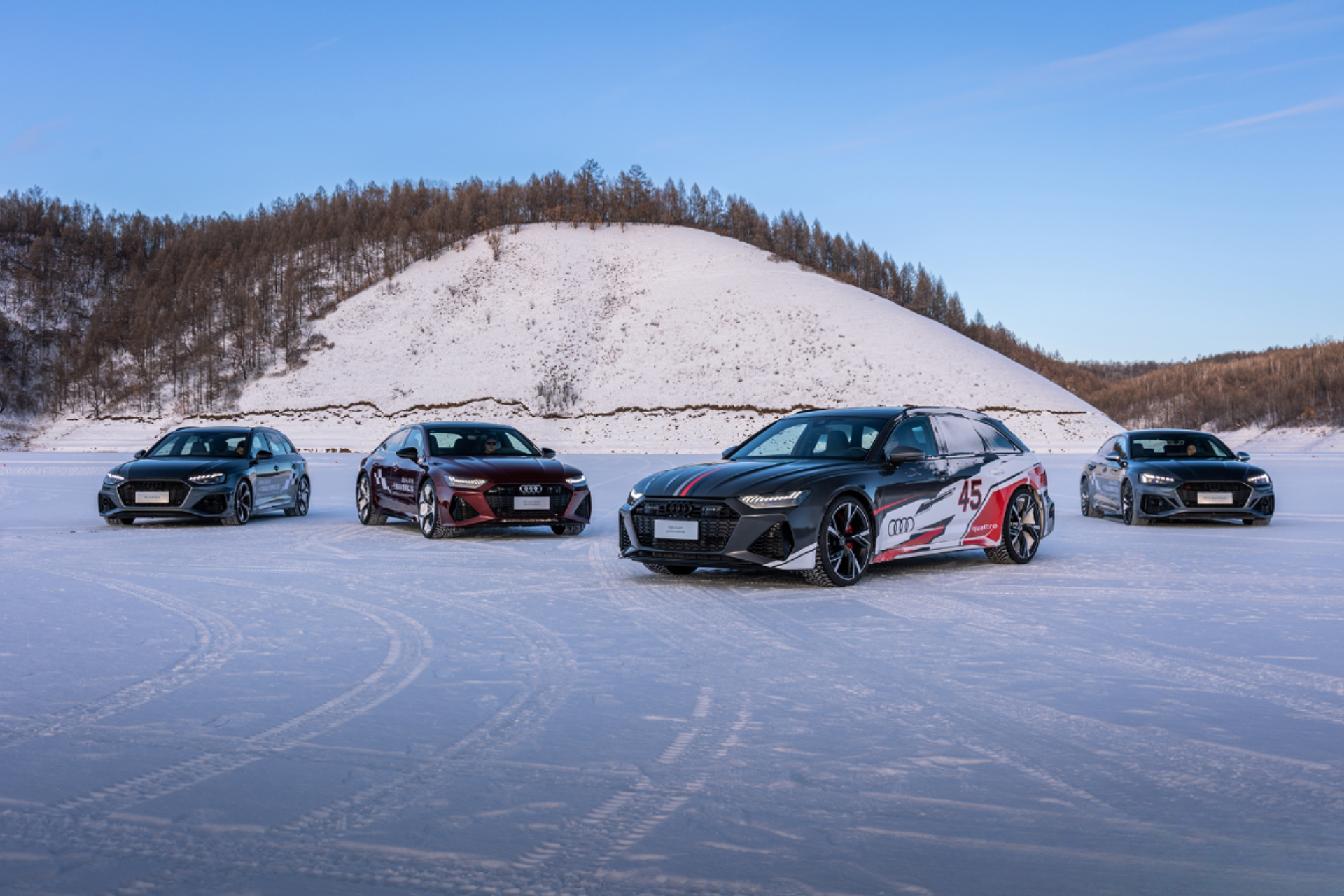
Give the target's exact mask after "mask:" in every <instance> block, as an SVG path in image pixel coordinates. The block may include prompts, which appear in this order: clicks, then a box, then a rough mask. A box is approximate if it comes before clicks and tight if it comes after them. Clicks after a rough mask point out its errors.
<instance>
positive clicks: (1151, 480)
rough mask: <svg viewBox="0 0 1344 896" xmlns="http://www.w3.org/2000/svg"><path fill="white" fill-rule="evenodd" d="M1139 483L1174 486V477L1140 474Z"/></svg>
mask: <svg viewBox="0 0 1344 896" xmlns="http://www.w3.org/2000/svg"><path fill="white" fill-rule="evenodd" d="M1139 481H1140V482H1142V483H1143V484H1144V485H1175V484H1176V477H1175V476H1164V475H1163V474H1161V473H1140V474H1139Z"/></svg>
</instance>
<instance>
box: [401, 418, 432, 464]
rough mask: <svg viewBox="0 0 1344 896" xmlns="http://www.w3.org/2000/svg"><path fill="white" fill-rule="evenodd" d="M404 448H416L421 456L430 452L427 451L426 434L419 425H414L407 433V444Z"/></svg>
mask: <svg viewBox="0 0 1344 896" xmlns="http://www.w3.org/2000/svg"><path fill="white" fill-rule="evenodd" d="M402 447H403V448H414V449H415V450H416V453H417V454H418V455H419V456H420V457H424V456H425V455H426V454H427V453H428V452H426V451H425V434H424V433H423V432H421V431H420V428H419V427H417V426H412V427H411V428H410V430H409V431H408V432H407V433H406V444H404V445H403V446H402Z"/></svg>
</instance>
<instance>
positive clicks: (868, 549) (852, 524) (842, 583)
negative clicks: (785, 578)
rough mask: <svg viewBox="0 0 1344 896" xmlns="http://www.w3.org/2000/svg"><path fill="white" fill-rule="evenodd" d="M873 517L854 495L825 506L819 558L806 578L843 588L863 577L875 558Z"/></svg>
mask: <svg viewBox="0 0 1344 896" xmlns="http://www.w3.org/2000/svg"><path fill="white" fill-rule="evenodd" d="M873 546H874V538H873V516H872V514H870V513H869V512H868V508H867V507H866V506H864V504H863V502H862V501H860V500H859V499H858V498H856V497H854V496H853V495H841V496H840V497H839V498H836V499H835V500H834V501H832V502H831V504H830V506H829V507H827V508H826V513H825V515H823V516H822V518H821V526H820V527H818V529H817V559H816V561H815V562H814V563H813V566H812V568H811V569H809V570H807V572H805V573H803V581H805V582H807V583H808V584H809V585H816V586H818V587H821V588H844V587H847V586H849V585H853V584H856V583H857V582H858V581H859V579H861V578H863V574H864V572H865V571H866V570H867V569H868V564H869V563H871V562H872V560H873Z"/></svg>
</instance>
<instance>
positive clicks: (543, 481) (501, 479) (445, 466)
mask: <svg viewBox="0 0 1344 896" xmlns="http://www.w3.org/2000/svg"><path fill="white" fill-rule="evenodd" d="M355 509H356V510H357V511H358V513H359V521H360V522H361V523H363V524H364V525H366V526H380V525H382V524H383V523H385V522H387V519H388V517H400V518H402V519H408V520H413V521H414V522H415V523H416V524H417V525H418V526H419V527H420V532H421V533H422V534H423V535H424V536H425V537H426V538H444V537H451V536H456V535H462V534H464V533H465V532H467V531H468V530H469V529H472V528H474V527H476V526H498V525H507V526H550V527H551V531H552V532H554V533H555V534H556V535H578V534H579V533H580V532H582V531H583V528H584V526H586V525H588V521H589V520H590V519H591V518H592V515H593V498H592V495H591V493H589V491H588V482H587V481H586V480H585V479H584V478H583V473H582V472H580V471H579V470H576V469H574V468H573V467H571V466H569V465H568V464H564V463H561V462H560V461H558V460H556V459H555V452H554V451H552V450H551V449H549V448H538V447H537V446H536V445H534V444H532V442H530V441H529V440H528V439H527V437H526V436H524V435H523V434H522V433H520V432H519V431H518V430H516V429H514V428H513V427H511V426H501V425H499V424H496V423H417V424H415V425H413V426H406V427H403V428H401V429H399V430H397V431H396V432H394V433H393V434H392V435H390V436H388V437H387V438H386V439H384V440H383V443H382V444H381V445H379V446H378V447H377V448H375V449H373V452H372V453H371V454H369V456H368V457H366V458H364V459H363V460H362V461H360V464H359V475H358V478H357V480H356V482H355Z"/></svg>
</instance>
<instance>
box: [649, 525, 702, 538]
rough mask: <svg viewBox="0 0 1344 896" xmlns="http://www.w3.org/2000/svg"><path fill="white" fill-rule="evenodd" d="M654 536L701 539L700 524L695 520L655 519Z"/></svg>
mask: <svg viewBox="0 0 1344 896" xmlns="http://www.w3.org/2000/svg"><path fill="white" fill-rule="evenodd" d="M653 537H654V538H670V539H675V540H678V541H699V540H700V524H699V523H697V522H696V521H695V520H654V521H653Z"/></svg>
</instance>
